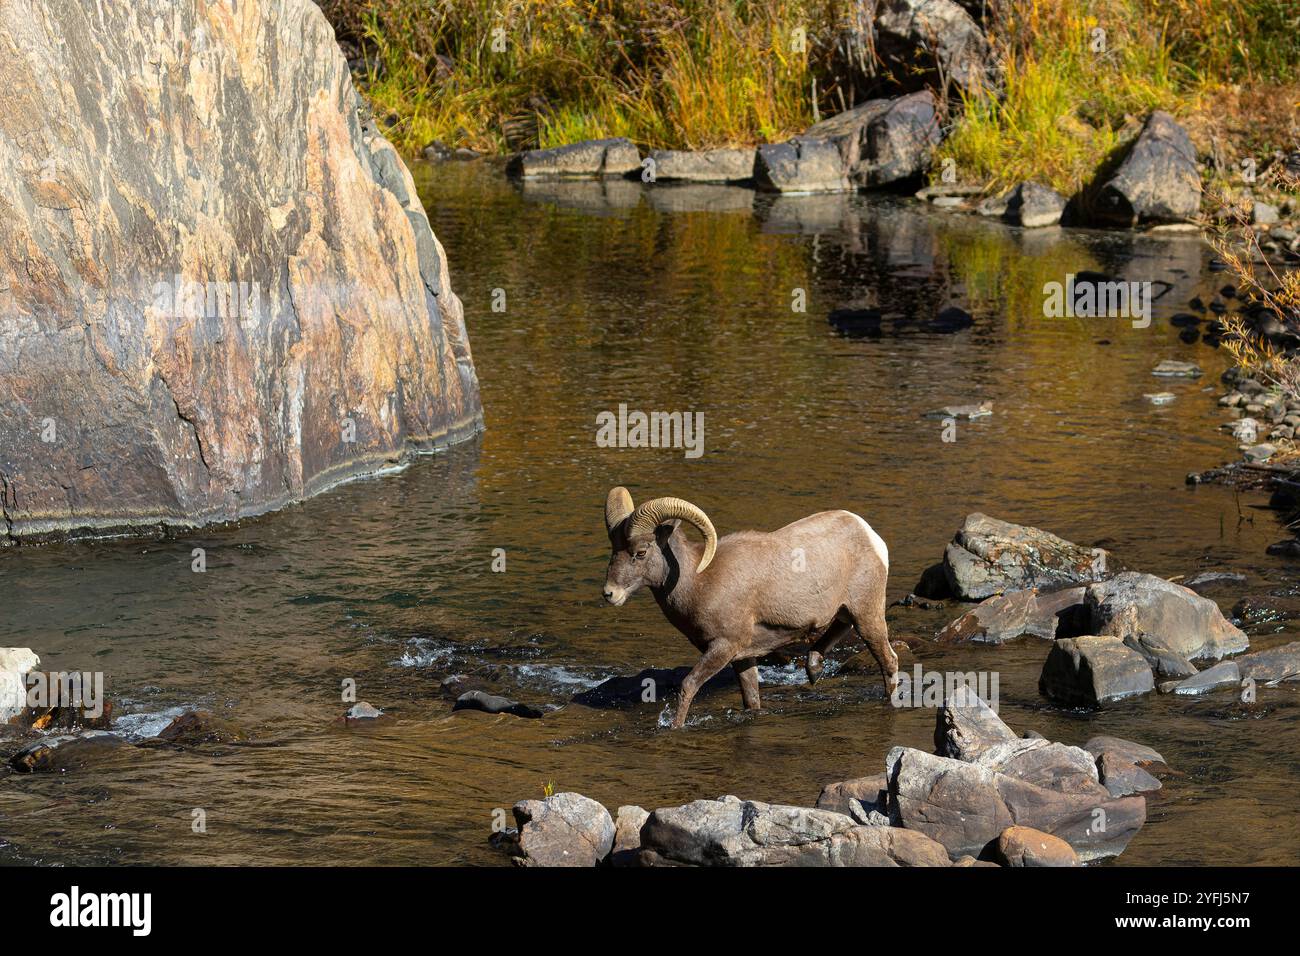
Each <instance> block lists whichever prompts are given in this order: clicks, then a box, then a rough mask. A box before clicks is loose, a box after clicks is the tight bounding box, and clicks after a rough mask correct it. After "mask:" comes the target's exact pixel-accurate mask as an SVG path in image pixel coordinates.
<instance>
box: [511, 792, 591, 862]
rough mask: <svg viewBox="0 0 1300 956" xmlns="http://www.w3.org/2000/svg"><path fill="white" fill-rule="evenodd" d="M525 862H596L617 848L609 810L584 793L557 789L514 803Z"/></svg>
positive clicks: (523, 860)
mask: <svg viewBox="0 0 1300 956" xmlns="http://www.w3.org/2000/svg"><path fill="white" fill-rule="evenodd" d="M514 815H515V823H516V825H517V826H518V828H519V846H518V852H519V854H520V856H521V862H522V863H523V864H524V865H525V866H595V865H597V864H598V863H600V862H601V861H602V860H604V859H605V857H607V856H609V854H610V851H611V850H612V849H613V848H614V836H615V828H614V820H613V818H612V817H611V816H610V815H609V811H608V810H606V809H605V808H604V807H603V806H601V805H600V804H599V803H597V802H596V801H595V800H591V799H589V798H587V797H584V796H583V795H582V794H580V793H557V794H554V795H552V796H549V797H547V798H546V799H545V800H521V801H520V802H519V803H516V804H515V806H514Z"/></svg>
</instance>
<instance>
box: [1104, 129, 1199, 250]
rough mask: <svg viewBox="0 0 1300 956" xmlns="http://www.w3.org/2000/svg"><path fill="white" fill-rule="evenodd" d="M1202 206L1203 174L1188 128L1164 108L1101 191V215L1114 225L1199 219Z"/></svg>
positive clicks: (1139, 136)
mask: <svg viewBox="0 0 1300 956" xmlns="http://www.w3.org/2000/svg"><path fill="white" fill-rule="evenodd" d="M1200 210H1201V175H1200V173H1199V172H1198V171H1197V168H1196V149H1195V147H1193V146H1192V141H1191V139H1190V138H1189V137H1188V135H1187V132H1186V130H1184V129H1183V128H1182V127H1181V126H1179V125H1178V123H1177V122H1175V121H1174V118H1173V117H1172V116H1170V115H1169V114H1168V113H1166V112H1164V111H1163V110H1156V111H1155V112H1154V113H1152V114H1151V115H1150V116H1149V117H1148V118H1147V121H1146V123H1145V125H1143V127H1142V132H1141V133H1139V134H1138V137H1137V139H1136V140H1135V141H1134V142H1133V145H1132V147H1131V148H1130V149H1129V151H1128V155H1127V156H1126V157H1125V158H1124V160H1123V162H1122V163H1120V165H1119V167H1118V169H1117V170H1116V171H1115V175H1114V176H1113V177H1111V179H1110V180H1109V181H1107V182H1106V183H1105V184H1104V185H1103V186H1102V189H1101V193H1100V195H1099V196H1098V200H1097V214H1098V216H1100V218H1101V219H1102V220H1103V221H1104V222H1106V223H1108V224H1111V225H1116V226H1123V227H1131V226H1135V225H1137V224H1138V223H1146V222H1179V221H1186V220H1190V219H1193V218H1194V217H1195V216H1196V215H1197V214H1198V213H1199V212H1200Z"/></svg>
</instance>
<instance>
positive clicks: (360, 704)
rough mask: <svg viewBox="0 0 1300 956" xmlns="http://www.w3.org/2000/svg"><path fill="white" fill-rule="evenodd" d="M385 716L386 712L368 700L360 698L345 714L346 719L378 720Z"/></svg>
mask: <svg viewBox="0 0 1300 956" xmlns="http://www.w3.org/2000/svg"><path fill="white" fill-rule="evenodd" d="M382 716H384V712H383V711H382V710H380V709H379V708H378V707H375V706H374V705H373V704H371V703H370V701H368V700H360V701H357V702H356V703H355V704H353V705H352V707H351V708H349V710H348V712H347V713H346V714H344V715H343V719H344V720H378V719H379V718H380V717H382Z"/></svg>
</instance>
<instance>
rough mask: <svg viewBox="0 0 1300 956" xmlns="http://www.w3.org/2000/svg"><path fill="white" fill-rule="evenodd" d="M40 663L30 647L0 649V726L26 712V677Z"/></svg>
mask: <svg viewBox="0 0 1300 956" xmlns="http://www.w3.org/2000/svg"><path fill="white" fill-rule="evenodd" d="M40 663H41V659H40V658H39V657H37V656H36V654H35V653H34V652H33V651H32V649H31V648H30V647H0V724H4V723H8V722H9V721H10V720H13V719H14V718H15V717H17V716H19V715H20V714H22V713H23V712H24V711H26V710H27V675H28V674H29V673H31V672H32V671H34V670H36V668H37V667H39V666H40Z"/></svg>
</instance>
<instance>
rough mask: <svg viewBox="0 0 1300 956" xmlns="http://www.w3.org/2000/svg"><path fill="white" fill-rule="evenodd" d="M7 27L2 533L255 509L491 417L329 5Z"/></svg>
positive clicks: (62, 8)
mask: <svg viewBox="0 0 1300 956" xmlns="http://www.w3.org/2000/svg"><path fill="white" fill-rule="evenodd" d="M88 11H89V12H88ZM0 37H3V38H4V39H5V41H6V44H5V52H4V64H5V89H6V108H5V109H4V110H3V111H0V236H3V237H4V241H3V244H2V248H0V313H2V314H3V316H4V331H3V334H0V479H2V480H0V485H3V489H4V493H3V495H0V511H2V512H3V513H2V515H0V517H3V519H4V520H3V522H0V528H3V529H4V531H3V533H0V539H14V538H42V537H51V536H60V535H64V534H68V533H107V532H110V531H117V530H125V529H129V528H136V527H145V526H147V527H149V528H157V527H159V526H171V527H177V528H189V527H194V526H196V525H199V524H202V523H205V522H212V521H225V520H232V519H238V518H243V517H247V516H249V515H255V514H260V513H262V512H266V511H269V510H273V509H275V508H279V507H282V506H284V505H286V504H289V503H291V502H294V501H298V500H300V499H303V498H305V497H308V496H310V495H313V494H316V493H318V492H320V491H323V490H325V489H327V488H330V487H332V486H334V485H336V484H338V483H339V482H340V481H343V480H345V479H347V478H350V477H356V476H359V475H365V474H373V473H374V472H375V471H377V470H379V469H382V468H385V467H388V466H391V465H393V464H395V463H397V462H399V461H400V460H402V459H403V458H404V457H406V456H408V455H409V454H412V453H416V452H427V451H432V450H434V449H436V448H438V447H440V446H441V445H444V444H446V443H447V442H448V441H450V440H454V439H459V438H467V437H470V436H471V435H472V434H473V433H475V432H476V431H478V430H479V429H480V428H481V424H482V411H481V408H480V405H479V394H478V383H477V379H476V378H475V374H474V366H473V362H472V360H471V357H470V349H469V341H468V336H467V335H466V332H465V325H464V321H463V316H462V309H461V304H460V301H459V299H457V298H456V296H455V295H454V294H453V293H452V290H451V283H450V277H449V273H448V270H447V264H446V259H445V257H444V255H443V252H442V248H441V247H440V246H439V244H438V241H437V239H436V238H435V237H434V234H433V232H432V230H431V229H430V227H429V221H428V218H427V216H426V215H425V213H424V210H423V207H422V206H421V205H420V201H419V199H418V197H417V196H416V192H415V188H414V185H413V182H412V180H411V177H410V174H409V173H408V172H407V170H406V167H405V166H404V165H403V163H402V161H401V159H400V158H398V155H397V153H396V151H394V149H393V148H392V146H391V145H390V144H389V143H388V142H387V141H386V140H385V139H384V138H383V136H381V135H380V134H379V132H378V131H377V130H376V129H375V127H374V126H373V123H370V122H368V121H363V120H362V119H361V117H360V114H359V109H360V108H361V105H362V103H361V100H360V99H359V98H358V95H357V92H356V90H355V88H354V87H353V83H352V78H351V76H350V74H349V72H348V67H347V62H346V61H345V60H344V57H343V54H342V53H341V52H340V51H339V47H338V44H337V43H336V42H335V39H334V31H333V29H332V28H331V27H330V25H329V23H328V22H327V21H326V19H325V16H324V15H323V14H322V13H321V11H320V9H319V7H317V5H316V4H315V3H312V2H311V0H243V2H241V3H239V4H238V9H237V10H235V9H234V5H232V4H229V3H208V2H198V0H132V2H130V3H102V4H93V5H91V6H90V7H87V5H86V4H85V3H84V2H81V0H47V2H42V3H39V4H30V3H18V4H14V3H8V4H3V5H0ZM55 79H57V82H55ZM51 437H52V438H53V439H54V440H46V439H49V438H51Z"/></svg>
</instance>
